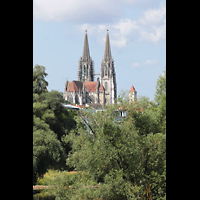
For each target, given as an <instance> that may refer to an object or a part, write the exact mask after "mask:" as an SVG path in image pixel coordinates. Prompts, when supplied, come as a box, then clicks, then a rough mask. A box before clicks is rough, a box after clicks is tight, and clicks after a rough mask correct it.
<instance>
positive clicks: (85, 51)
mask: <svg viewBox="0 0 200 200" xmlns="http://www.w3.org/2000/svg"><path fill="white" fill-rule="evenodd" d="M111 58H112V57H111V48H110V40H109V34H108V30H107V35H106V44H105V50H104V60H105V61H108V60H110V59H111ZM89 59H90V51H89V44H88V37H87V30H85V39H84V46H83V56H82V60H84V61H88V60H89Z"/></svg>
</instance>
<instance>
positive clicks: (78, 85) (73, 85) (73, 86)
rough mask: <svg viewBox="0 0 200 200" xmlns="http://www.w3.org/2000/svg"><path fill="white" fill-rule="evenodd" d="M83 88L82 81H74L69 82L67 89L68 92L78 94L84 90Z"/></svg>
mask: <svg viewBox="0 0 200 200" xmlns="http://www.w3.org/2000/svg"><path fill="white" fill-rule="evenodd" d="M82 88H83V83H82V82H81V81H72V82H69V84H68V88H67V92H74V91H76V92H78V91H80V90H82Z"/></svg>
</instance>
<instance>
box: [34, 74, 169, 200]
mask: <svg viewBox="0 0 200 200" xmlns="http://www.w3.org/2000/svg"><path fill="white" fill-rule="evenodd" d="M164 74H165V73H164ZM165 81H166V79H165V78H163V76H162V77H159V79H158V82H157V86H156V87H157V92H156V96H155V101H150V100H149V99H148V98H146V97H139V98H138V99H137V100H136V101H135V102H133V103H130V102H129V99H128V94H127V93H125V92H124V94H122V95H121V96H120V105H119V104H117V103H116V104H114V105H109V106H107V107H106V110H105V111H104V112H97V113H96V112H94V110H91V111H90V110H87V111H86V110H85V111H83V112H82V111H80V112H79V114H78V115H76V116H73V117H74V118H73V119H75V122H74V124H75V125H74V126H73V127H72V128H71V129H70V130H69V129H67V124H66V126H65V120H67V119H68V118H67V117H66V118H64V119H63V118H62V115H61V113H63V111H62V107H61V106H60V104H61V102H62V101H61V100H60V98H59V94H58V93H55V94H53V93H51V94H49V93H48V94H47V92H46V91H44V92H43V93H42V94H37V95H38V96H37V95H35V97H34V98H35V101H34V102H35V105H34V131H35V134H37V130H40V133H39V134H40V135H39V134H38V136H37V137H36V138H37V139H36V138H35V139H34V141H35V143H36V144H39V145H35V148H36V150H35V152H36V153H37V152H38V153H39V152H40V151H42V152H45V150H46V149H48V148H49V149H48V151H47V152H48V153H50V155H48V153H47V152H45V153H46V154H44V153H43V154H44V156H47V158H48V159H49V160H48V159H45V160H47V161H48V163H47V164H49V163H50V162H51V161H52V160H54V161H57V160H58V159H60V155H61V154H62V153H61V152H62V150H61V149H62V148H64V146H65V145H68V146H69V147H70V148H71V149H70V152H69V153H68V156H67V159H66V164H67V165H68V166H69V167H71V168H73V169H75V170H76V171H77V173H73V174H71V175H69V174H68V173H66V171H62V172H61V171H59V172H58V173H57V174H55V176H54V178H52V179H49V180H48V184H49V185H52V188H54V189H53V193H54V194H55V195H56V199H60V200H62V199H72V200H73V199H74V200H75V199H103V200H106V199H108V200H126V199H127V200H128V199H134V200H136V199H142V200H144V199H149V200H150V199H163V200H164V199H166V131H165V130H166V122H165V121H166V104H165V103H166V100H165V97H166V90H165V87H166V85H165ZM51 95H52V96H51ZM56 98H58V99H57V100H55V99H56ZM59 100H60V103H58V104H57V102H59ZM59 109H61V110H59ZM121 109H122V110H125V111H127V113H128V117H126V118H125V119H124V120H122V121H120V122H118V121H117V120H116V117H117V116H118V114H119V113H118V112H119V110H121ZM67 114H68V115H67ZM64 116H69V113H66V114H64ZM59 117H60V118H59ZM56 118H57V119H59V120H56ZM62 120H63V121H62ZM69 120H71V118H70V117H69ZM59 121H60V123H61V125H62V127H58V125H59ZM47 131H48V134H49V135H48V134H47ZM53 133H54V134H55V135H56V137H57V138H56V139H55V138H54V134H53ZM43 135H44V136H43ZM46 137H50V138H49V139H47V140H46ZM37 140H38V141H37ZM49 141H52V143H49V144H48V142H49ZM59 145H60V146H59ZM47 146H48V147H47ZM48 156H49V157H48ZM39 157H40V156H39ZM50 159H52V160H50ZM37 160H38V159H36V161H37ZM42 160H43V159H42ZM39 162H40V160H39ZM36 163H37V162H36ZM47 164H46V163H44V166H45V165H46V166H47ZM36 166H37V165H36ZM46 168H47V167H46ZM45 170H46V169H45ZM45 170H44V171H45ZM44 171H43V172H42V173H44Z"/></svg>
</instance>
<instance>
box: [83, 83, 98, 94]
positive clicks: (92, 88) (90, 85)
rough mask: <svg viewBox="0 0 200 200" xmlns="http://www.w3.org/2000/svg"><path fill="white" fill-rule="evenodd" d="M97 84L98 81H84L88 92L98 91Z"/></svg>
mask: <svg viewBox="0 0 200 200" xmlns="http://www.w3.org/2000/svg"><path fill="white" fill-rule="evenodd" d="M97 84H98V82H97V81H86V82H85V83H84V85H85V87H86V89H87V91H88V92H96V89H97Z"/></svg>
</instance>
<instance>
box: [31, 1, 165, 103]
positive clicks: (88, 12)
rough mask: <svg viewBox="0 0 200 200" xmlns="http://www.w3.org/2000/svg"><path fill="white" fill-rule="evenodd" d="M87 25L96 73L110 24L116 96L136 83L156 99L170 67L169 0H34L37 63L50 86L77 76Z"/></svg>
mask: <svg viewBox="0 0 200 200" xmlns="http://www.w3.org/2000/svg"><path fill="white" fill-rule="evenodd" d="M86 29H87V33H88V41H89V49H90V56H91V57H92V59H93V61H94V70H95V73H97V74H99V73H100V68H101V60H102V58H103V55H104V48H105V40H106V30H107V29H109V37H110V45H111V54H112V57H113V59H114V61H115V70H116V81H117V95H119V94H120V91H121V90H122V89H123V90H129V89H130V88H131V86H132V85H133V86H134V87H135V89H136V90H137V94H138V96H146V97H149V98H150V99H151V100H153V99H154V95H155V91H156V89H155V86H156V81H157V79H158V77H159V75H160V74H162V73H163V71H164V70H165V67H166V0H98V1H94V0H84V1H83V0H33V67H34V66H35V65H36V64H39V65H43V66H45V67H46V72H47V73H48V76H47V81H48V82H49V86H48V90H58V91H60V92H63V90H64V85H65V82H66V79H68V80H69V81H72V80H77V71H78V61H79V59H80V57H81V56H82V52H83V43H84V35H85V30H86ZM96 78H97V76H96V77H95V80H96Z"/></svg>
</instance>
